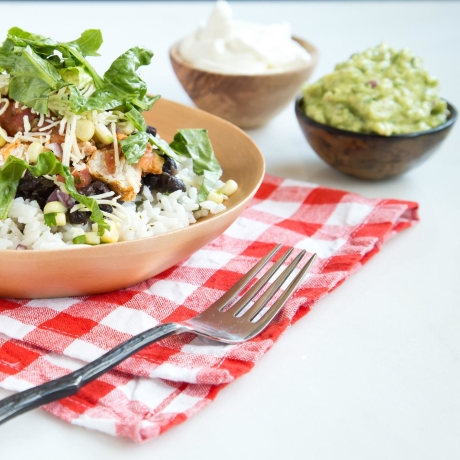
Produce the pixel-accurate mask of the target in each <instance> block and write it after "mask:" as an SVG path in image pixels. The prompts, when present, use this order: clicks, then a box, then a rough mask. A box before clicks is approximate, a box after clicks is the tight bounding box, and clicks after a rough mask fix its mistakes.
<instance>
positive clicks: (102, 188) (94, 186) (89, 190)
mask: <svg viewBox="0 0 460 460" xmlns="http://www.w3.org/2000/svg"><path fill="white" fill-rule="evenodd" d="M111 191H112V190H111V188H110V187H109V186H108V185H107V184H106V183H105V182H102V181H100V180H93V181H92V182H91V184H89V185H88V186H87V187H84V188H82V189H81V190H80V193H81V194H82V195H86V196H91V195H101V194H102V193H107V192H111Z"/></svg>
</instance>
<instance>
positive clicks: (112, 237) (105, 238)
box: [101, 222, 120, 243]
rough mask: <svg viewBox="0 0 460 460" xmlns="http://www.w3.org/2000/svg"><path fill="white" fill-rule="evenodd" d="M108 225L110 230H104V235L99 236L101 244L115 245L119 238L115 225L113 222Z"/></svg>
mask: <svg viewBox="0 0 460 460" xmlns="http://www.w3.org/2000/svg"><path fill="white" fill-rule="evenodd" d="M109 225H110V230H107V229H104V233H103V234H102V236H101V241H102V242H103V243H116V242H117V241H118V240H119V238H120V234H119V233H118V227H117V224H116V223H115V222H110V223H109Z"/></svg>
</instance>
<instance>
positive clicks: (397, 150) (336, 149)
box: [295, 96, 457, 180]
mask: <svg viewBox="0 0 460 460" xmlns="http://www.w3.org/2000/svg"><path fill="white" fill-rule="evenodd" d="M447 107H448V110H449V116H448V119H447V121H446V122H445V123H444V124H442V125H440V126H438V127H437V128H433V129H430V130H429V131H421V132H416V133H408V134H395V135H392V136H381V135H378V134H362V133H355V132H352V131H345V130H343V129H338V128H333V127H332V126H327V125H324V124H322V123H318V122H317V121H315V120H313V119H312V118H310V117H309V116H308V115H306V114H305V112H304V106H303V98H302V96H300V97H299V98H298V99H297V100H296V103H295V112H296V115H297V120H298V122H299V125H300V127H301V129H302V131H303V133H304V135H305V138H306V139H307V141H308V142H309V144H310V145H311V147H312V148H313V150H314V151H315V152H316V153H317V154H318V155H319V156H320V157H321V158H322V159H323V160H324V161H325V162H326V163H328V164H329V165H331V166H332V167H333V168H335V169H338V170H339V171H342V172H343V173H345V174H348V175H350V176H354V177H358V178H360V179H371V180H379V179H387V178H390V177H394V176H399V175H400V174H403V173H404V172H406V171H408V170H409V169H412V168H413V167H414V166H416V165H418V164H420V163H421V162H422V161H424V160H426V159H427V158H428V157H429V156H430V155H431V154H432V153H433V152H434V150H435V149H436V147H438V145H439V144H440V143H441V142H442V141H443V140H444V138H445V137H446V136H447V134H448V133H449V131H450V129H451V128H452V125H453V124H454V123H455V120H456V119H457V110H456V109H455V107H453V106H452V105H451V104H449V103H448V104H447Z"/></svg>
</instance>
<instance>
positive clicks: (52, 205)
mask: <svg viewBox="0 0 460 460" xmlns="http://www.w3.org/2000/svg"><path fill="white" fill-rule="evenodd" d="M52 212H57V213H63V214H65V213H66V212H67V208H66V207H65V206H64V205H63V204H62V203H61V202H60V201H50V202H49V203H46V204H45V207H44V209H43V214H51V213H52Z"/></svg>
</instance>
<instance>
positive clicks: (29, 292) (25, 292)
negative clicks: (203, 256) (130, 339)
mask: <svg viewBox="0 0 460 460" xmlns="http://www.w3.org/2000/svg"><path fill="white" fill-rule="evenodd" d="M145 115H146V116H145V118H146V121H147V124H149V125H152V126H155V127H156V128H157V130H158V132H159V134H160V135H161V136H162V137H163V138H164V139H166V140H168V141H170V140H172V138H173V136H174V134H175V132H176V130H177V129H179V128H206V129H207V130H208V132H209V136H210V138H211V142H212V144H213V146H214V149H215V152H216V156H217V158H218V159H219V161H220V163H221V166H222V169H223V179H224V180H227V179H230V178H232V179H234V180H236V181H237V182H238V185H239V188H238V190H237V192H236V193H235V194H234V195H232V196H231V197H230V199H229V200H228V201H227V203H226V205H227V210H226V211H224V212H223V213H221V214H217V215H214V216H209V217H207V218H204V219H201V220H199V221H198V222H197V223H196V224H192V225H190V226H189V227H186V228H183V229H180V230H175V231H172V232H168V233H165V234H162V235H158V236H153V237H149V238H144V239H140V240H134V241H125V242H120V243H115V244H106V245H100V246H93V247H79V248H72V247H69V248H68V249H67V248H66V249H58V250H54V251H15V250H0V280H1V282H0V296H3V297H20V298H33V297H59V296H69V295H84V294H94V293H101V292H107V291H113V290H116V289H120V288H124V287H127V286H130V285H133V284H135V283H138V282H140V281H143V280H145V279H147V278H150V277H151V276H154V275H156V274H157V273H160V272H161V271H163V270H165V269H167V268H169V267H171V266H172V265H175V264H176V263H178V262H180V261H181V260H183V259H185V258H186V257H188V256H190V255H191V254H192V253H193V252H194V251H196V250H197V249H199V248H200V247H202V246H203V245H205V244H206V243H208V242H209V241H211V240H213V239H214V238H216V237H217V236H218V235H220V234H221V233H222V232H223V231H224V230H225V229H226V228H227V227H228V226H229V225H230V224H231V223H232V222H233V221H234V220H235V219H236V218H237V217H238V216H239V214H240V213H241V212H242V211H243V209H244V208H245V206H246V205H247V204H248V203H249V201H250V199H251V198H252V196H253V195H254V193H255V192H256V190H257V189H258V187H259V185H260V183H261V181H262V178H263V175H264V160H263V157H262V154H261V153H260V151H259V150H258V148H257V147H256V145H255V144H254V142H253V141H252V140H251V139H250V138H249V137H248V136H247V135H246V134H245V133H244V132H243V131H241V130H240V129H238V128H237V127H236V126H234V125H232V124H231V123H228V122H227V121H225V120H222V119H220V118H217V117H215V116H213V115H210V114H208V113H206V112H203V111H201V110H198V109H194V108H191V107H185V106H182V105H180V104H177V103H175V102H171V101H168V100H165V99H160V100H159V101H158V102H157V103H156V104H155V105H154V107H153V109H152V110H151V111H150V112H148V113H146V114H145Z"/></svg>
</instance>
